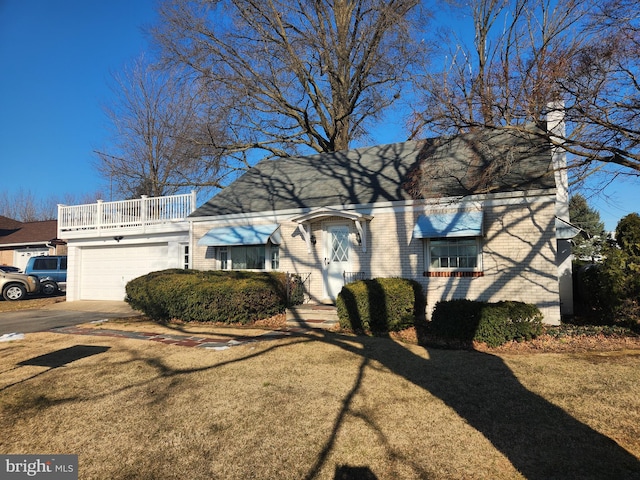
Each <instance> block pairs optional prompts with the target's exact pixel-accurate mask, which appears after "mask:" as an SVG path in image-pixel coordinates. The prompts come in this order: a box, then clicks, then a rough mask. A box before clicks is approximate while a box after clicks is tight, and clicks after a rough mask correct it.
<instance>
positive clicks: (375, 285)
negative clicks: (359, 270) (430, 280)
mask: <svg viewBox="0 0 640 480" xmlns="http://www.w3.org/2000/svg"><path fill="white" fill-rule="evenodd" d="M336 306H337V308H338V318H339V320H340V326H341V327H342V328H347V329H351V330H353V331H355V332H363V331H369V332H374V333H379V332H393V331H399V330H403V329H405V328H407V327H410V326H412V325H414V322H415V319H416V316H418V317H421V316H423V315H424V308H425V298H424V293H423V292H422V288H421V286H420V284H419V283H418V282H416V281H413V280H407V279H403V278H376V279H373V280H361V281H358V282H353V283H350V284H347V285H345V286H344V287H343V288H342V290H341V292H340V294H339V295H338V298H337V300H336Z"/></svg>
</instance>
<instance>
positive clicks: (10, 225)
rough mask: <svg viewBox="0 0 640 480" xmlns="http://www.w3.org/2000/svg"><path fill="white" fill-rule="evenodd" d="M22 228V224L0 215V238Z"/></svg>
mask: <svg viewBox="0 0 640 480" xmlns="http://www.w3.org/2000/svg"><path fill="white" fill-rule="evenodd" d="M21 227H22V222H19V221H18V220H14V219H12V218H9V217H4V216H2V215H0V237H2V236H4V235H9V234H10V233H13V232H15V231H16V230H18V229H20V228H21Z"/></svg>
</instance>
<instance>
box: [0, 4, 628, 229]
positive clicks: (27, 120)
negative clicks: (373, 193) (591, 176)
mask: <svg viewBox="0 0 640 480" xmlns="http://www.w3.org/2000/svg"><path fill="white" fill-rule="evenodd" d="M155 18H156V16H155V0H0V165H1V167H2V168H1V170H0V171H1V172H2V176H1V178H2V180H1V181H0V190H8V191H9V193H15V192H16V191H18V190H19V189H22V190H23V191H31V192H32V193H33V194H35V195H37V196H38V197H51V196H55V197H57V198H63V197H64V195H65V194H66V193H70V194H72V195H74V196H76V197H79V196H83V195H88V194H93V193H95V192H97V191H102V192H103V194H104V195H103V196H104V197H105V199H106V200H108V199H109V198H108V197H109V185H108V183H107V182H105V181H104V180H103V179H102V178H100V177H99V176H98V174H97V172H96V171H95V169H94V167H93V162H94V161H95V155H94V154H93V151H94V150H101V149H105V148H106V147H108V140H109V138H108V128H107V127H108V124H107V121H106V117H105V116H104V114H103V111H102V107H101V106H102V105H103V104H105V103H109V100H110V97H111V95H112V94H111V92H110V90H109V88H108V87H107V83H108V80H109V78H110V75H111V72H114V71H117V70H120V69H121V68H122V67H123V66H124V65H125V63H127V62H129V61H131V60H132V59H133V58H135V57H136V56H138V55H139V54H141V53H142V52H144V51H145V50H147V49H148V42H147V39H146V37H145V35H144V33H143V31H142V27H143V26H145V25H149V24H152V23H153V22H154V21H155ZM384 131H385V134H384V136H382V134H380V135H375V134H373V135H372V136H373V138H374V141H375V143H388V142H393V141H402V140H403V139H404V138H403V136H402V134H401V129H399V128H398V129H389V128H385V129H384ZM394 132H397V133H394ZM393 135H397V137H396V138H394V137H393ZM639 186H640V182H638V181H635V182H630V181H616V182H614V183H612V184H611V185H610V186H609V187H608V188H607V190H606V191H605V193H606V194H607V196H608V199H605V198H604V197H593V198H589V204H590V205H591V206H592V207H593V208H595V209H596V210H598V211H599V213H600V216H601V218H602V220H603V221H604V222H605V226H606V228H607V229H609V230H612V229H614V228H615V226H616V224H617V222H618V220H619V219H620V218H621V217H623V216H624V215H626V214H627V213H629V212H633V211H638V210H639V208H638V199H639V196H638V194H637V193H636V192H637V191H638V187H639ZM198 200H199V202H204V201H206V200H207V198H199V199H198Z"/></svg>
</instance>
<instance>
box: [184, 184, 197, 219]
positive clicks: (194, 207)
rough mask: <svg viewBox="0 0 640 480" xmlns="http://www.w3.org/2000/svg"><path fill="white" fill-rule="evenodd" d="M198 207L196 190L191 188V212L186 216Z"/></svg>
mask: <svg viewBox="0 0 640 480" xmlns="http://www.w3.org/2000/svg"><path fill="white" fill-rule="evenodd" d="M195 209H196V191H195V190H191V205H189V213H187V215H186V216H189V215H190V214H192V213H193V212H194V211H195Z"/></svg>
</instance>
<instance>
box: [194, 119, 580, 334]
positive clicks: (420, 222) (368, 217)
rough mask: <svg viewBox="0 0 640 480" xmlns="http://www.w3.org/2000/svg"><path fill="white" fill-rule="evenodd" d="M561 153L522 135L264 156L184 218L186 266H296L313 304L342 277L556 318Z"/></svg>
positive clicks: (560, 274)
mask: <svg viewBox="0 0 640 480" xmlns="http://www.w3.org/2000/svg"><path fill="white" fill-rule="evenodd" d="M562 161H563V153H562V152H554V151H553V149H551V148H550V146H549V145H548V144H547V143H546V142H545V141H544V140H542V137H541V136H538V135H536V134H535V132H534V131H533V130H532V132H531V134H516V133H511V132H508V131H502V130H486V131H482V132H479V133H469V134H464V135H459V136H456V137H452V138H442V139H432V140H425V141H409V142H403V143H397V144H391V145H382V146H376V147H369V148H361V149H355V150H349V151H344V152H335V153H325V154H317V155H311V156H305V157H295V158H281V159H277V160H263V161H262V162H259V163H258V164H257V165H256V166H255V167H254V168H252V169H250V170H249V171H247V172H246V173H245V174H244V175H243V176H241V177H240V178H239V179H238V180H236V181H235V182H234V183H232V184H231V185H229V186H228V187H227V188H225V189H223V190H222V191H221V192H220V193H218V194H217V195H216V196H214V197H213V198H212V199H211V200H209V201H208V202H207V203H205V204H204V205H202V206H201V207H199V208H198V209H196V210H195V212H193V213H192V214H191V216H190V221H191V222H192V246H193V255H192V262H193V264H192V266H193V267H194V268H196V269H206V270H209V269H259V270H281V271H287V272H292V273H296V274H299V275H300V276H301V277H302V278H304V279H308V280H307V288H308V293H309V295H310V297H311V299H312V301H316V302H333V301H334V300H335V298H336V296H337V295H338V293H339V292H340V290H341V288H342V286H343V285H344V283H345V282H348V281H350V279H353V278H363V277H366V278H374V277H394V276H399V277H405V278H412V279H415V280H417V281H419V282H420V283H421V284H422V285H423V287H424V289H425V292H426V296H427V302H428V308H433V306H434V305H435V303H436V302H437V301H439V300H441V299H453V298H468V299H478V300H487V301H498V300H519V301H525V302H530V303H535V304H536V305H538V307H539V308H540V309H541V311H542V312H543V314H544V316H545V321H546V322H547V323H558V322H559V321H560V316H561V303H562V302H564V303H565V305H564V307H566V308H563V313H566V312H570V307H571V305H570V304H571V299H570V298H563V299H562V301H561V295H560V290H561V286H560V285H561V283H564V282H562V281H561V279H562V280H564V281H565V282H566V281H567V279H568V280H569V281H570V274H571V270H570V268H571V267H570V258H569V264H568V270H567V263H566V258H565V256H566V255H568V254H569V255H570V246H569V245H568V241H567V238H564V237H567V236H569V237H570V233H569V234H567V233H566V232H563V230H562V228H560V227H561V226H563V225H564V224H565V223H566V222H567V221H568V211H566V206H565V205H564V203H566V201H567V195H566V192H565V190H566V183H564V184H563V181H564V182H566V180H565V179H563V173H562V171H556V169H555V168H554V162H555V164H556V165H555V166H556V167H557V166H558V162H562ZM559 184H560V190H562V192H559V188H558V185H559ZM567 225H570V224H567ZM558 235H560V237H561V238H559V237H558ZM563 242H565V243H566V245H563ZM567 248H568V253H567ZM567 276H568V278H567ZM563 293H565V292H563ZM570 293H571V292H570V290H569V291H568V294H569V296H570Z"/></svg>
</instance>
